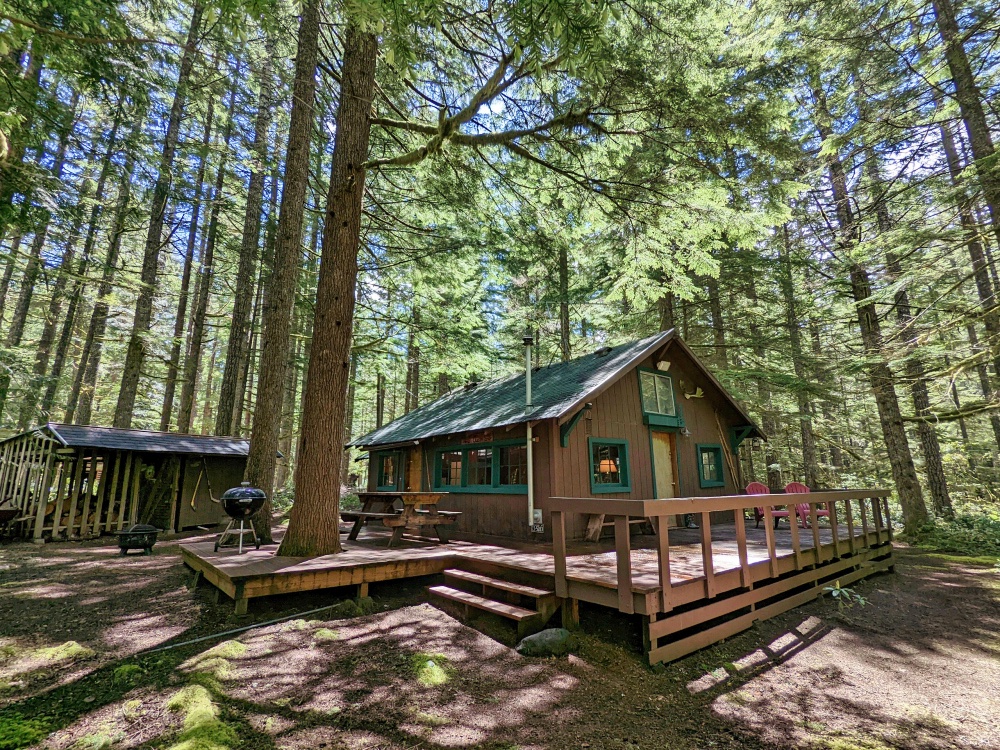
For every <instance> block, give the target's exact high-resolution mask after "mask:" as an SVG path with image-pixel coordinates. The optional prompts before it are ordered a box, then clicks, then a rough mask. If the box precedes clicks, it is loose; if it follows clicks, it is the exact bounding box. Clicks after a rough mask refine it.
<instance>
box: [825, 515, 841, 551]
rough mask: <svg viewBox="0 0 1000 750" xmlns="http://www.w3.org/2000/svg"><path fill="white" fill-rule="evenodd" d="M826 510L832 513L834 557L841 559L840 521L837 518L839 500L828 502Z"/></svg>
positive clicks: (831, 525) (831, 532)
mask: <svg viewBox="0 0 1000 750" xmlns="http://www.w3.org/2000/svg"><path fill="white" fill-rule="evenodd" d="M826 510H827V512H828V513H829V514H830V515H829V519H830V536H832V537H833V559H834V560H839V559H840V521H839V520H838V519H837V501H836V500H831V501H830V502H828V503H827V504H826Z"/></svg>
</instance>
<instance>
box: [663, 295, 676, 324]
mask: <svg viewBox="0 0 1000 750" xmlns="http://www.w3.org/2000/svg"><path fill="white" fill-rule="evenodd" d="M659 307H660V330H661V331H669V330H671V329H672V328H675V327H676V325H677V323H676V322H675V321H674V293H673V292H667V293H666V294H664V295H663V296H662V297H660V303H659Z"/></svg>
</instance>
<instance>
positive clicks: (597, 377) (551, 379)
mask: <svg viewBox="0 0 1000 750" xmlns="http://www.w3.org/2000/svg"><path fill="white" fill-rule="evenodd" d="M671 338H673V331H665V332H663V333H658V334H656V335H655V336H650V337H648V338H644V339H639V340H638V341H632V342H631V343H628V344H619V345H618V346H613V347H610V348H608V347H606V348H605V349H602V350H599V351H598V352H596V353H591V354H587V355H584V356H582V357H577V358H576V359H572V360H570V361H569V362H557V363H554V364H551V365H547V366H545V367H540V368H537V369H535V370H533V371H532V373H531V400H532V402H533V403H532V405H531V407H530V408H529V409H526V408H525V405H524V398H525V388H524V373H523V372H522V373H520V374H518V375H512V376H510V377H507V378H502V379H497V380H489V381H486V382H484V383H479V384H476V385H468V386H465V387H464V388H457V389H456V390H454V391H452V392H451V393H448V394H446V395H444V396H442V397H441V398H439V399H437V400H436V401H431V402H430V403H427V404H424V405H423V406H421V407H419V408H418V409H414V410H413V411H411V412H410V413H409V414H406V415H405V416H402V417H400V418H399V419H396V420H393V421H392V422H390V423H389V424H387V425H383V426H382V427H380V428H379V429H377V430H375V431H373V432H369V433H368V434H367V435H362V436H361V437H359V438H357V439H356V440H354V441H352V443H351V444H352V445H361V446H365V447H374V446H380V445H391V444H397V443H408V442H412V441H414V440H424V439H426V438H430V437H436V436H441V435H451V434H454V433H459V432H472V431H474V430H486V429H490V428H494V427H506V426H508V425H512V424H518V423H519V422H528V421H535V420H538V419H552V418H558V417H561V416H563V415H564V414H566V413H567V412H569V411H570V410H572V409H573V408H574V407H576V406H577V405H578V404H580V402H581V401H582V400H583V399H585V398H587V396H588V395H590V394H591V393H593V392H594V391H597V390H599V389H601V388H602V386H605V385H608V384H610V383H612V382H613V381H615V380H617V378H618V377H619V376H620V375H621V374H622V373H624V372H625V371H627V370H629V369H631V367H633V366H634V365H635V364H636V363H637V362H638V361H640V360H642V359H644V358H645V357H647V356H649V355H650V354H651V353H652V352H654V351H656V350H657V349H659V348H660V347H662V346H663V345H664V344H666V343H667V342H668V341H670V339H671Z"/></svg>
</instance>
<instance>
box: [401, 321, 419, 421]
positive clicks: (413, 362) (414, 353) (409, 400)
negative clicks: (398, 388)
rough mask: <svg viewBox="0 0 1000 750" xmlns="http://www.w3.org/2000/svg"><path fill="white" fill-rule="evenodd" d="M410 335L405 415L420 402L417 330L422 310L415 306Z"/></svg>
mask: <svg viewBox="0 0 1000 750" xmlns="http://www.w3.org/2000/svg"><path fill="white" fill-rule="evenodd" d="M412 317H413V320H412V322H411V323H410V335H409V338H408V340H407V343H406V393H405V394H404V395H405V400H404V403H403V413H404V414H409V413H410V412H411V411H413V410H414V409H416V408H417V406H418V404H419V402H420V342H419V341H418V340H417V330H418V329H419V328H420V310H419V309H418V308H417V307H416V306H414V308H413V316H412Z"/></svg>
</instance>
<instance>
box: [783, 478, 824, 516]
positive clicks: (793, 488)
mask: <svg viewBox="0 0 1000 750" xmlns="http://www.w3.org/2000/svg"><path fill="white" fill-rule="evenodd" d="M806 492H812V490H810V489H809V488H808V487H807V486H806V485H804V484H802V482H789V483H788V484H786V485H785V493H786V494H789V495H800V494H804V493H806ZM810 505H815V506H816V518H817V519H818V518H820V517H821V516H826V517H827V518H829V517H830V511H829V510H828V509H827V508H824V507H822V506H820V505H819V503H799V504H797V505H796V506H795V510H796V511H797V512H798V514H799V518H801V519H802V525H803V526H808V525H809V518H810V515H811V513H810V510H809V506H810Z"/></svg>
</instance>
